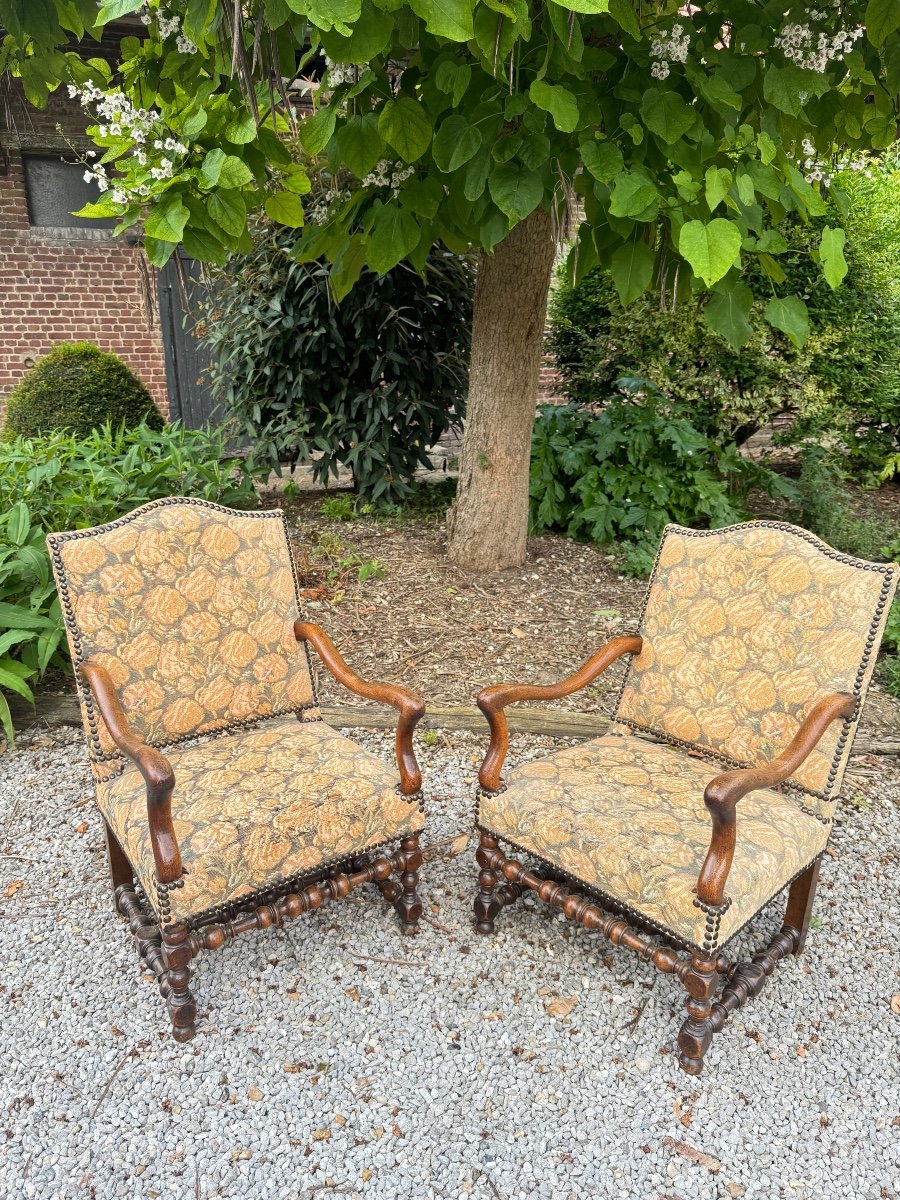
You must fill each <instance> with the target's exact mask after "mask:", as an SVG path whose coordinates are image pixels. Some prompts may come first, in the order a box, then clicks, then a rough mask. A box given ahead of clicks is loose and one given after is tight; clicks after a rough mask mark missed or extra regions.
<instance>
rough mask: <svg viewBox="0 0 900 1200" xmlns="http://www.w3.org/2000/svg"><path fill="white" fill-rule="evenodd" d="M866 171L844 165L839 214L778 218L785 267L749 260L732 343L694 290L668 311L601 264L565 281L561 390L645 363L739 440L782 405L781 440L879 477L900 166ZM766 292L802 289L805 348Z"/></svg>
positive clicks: (899, 295)
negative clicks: (832, 253)
mask: <svg viewBox="0 0 900 1200" xmlns="http://www.w3.org/2000/svg"><path fill="white" fill-rule="evenodd" d="M871 174H872V178H866V177H865V175H862V174H859V173H855V172H845V174H844V175H843V176H842V177H841V183H842V186H844V187H845V189H846V190H847V192H848V195H849V209H848V212H847V214H846V215H845V216H844V217H841V214H840V213H838V211H837V210H836V209H835V208H834V207H833V206H832V207H830V209H829V212H828V214H827V215H826V216H825V217H821V218H816V219H814V220H812V221H810V222H809V223H808V224H802V223H800V222H799V221H797V220H796V219H795V220H794V221H793V222H791V221H788V222H786V223H785V224H784V226H783V227H782V233H783V236H784V238H785V242H786V249H785V251H784V252H783V253H780V254H779V255H778V256H777V258H773V259H772V260H771V261H772V263H773V264H774V269H775V270H776V271H777V270H778V269H779V268H780V269H781V270H783V271H784V274H785V280H784V281H782V282H781V283H780V284H778V286H777V288H773V285H772V282H771V281H770V280H769V279H767V278H766V277H765V276H764V275H763V274H762V272H761V271H760V269H759V267H758V266H757V265H754V266H753V267H752V269H748V270H747V271H745V273H744V276H743V278H744V281H745V282H746V284H747V285H748V286H749V287H750V289H751V291H752V292H753V294H754V296H755V297H756V302H755V304H754V307H753V311H752V313H751V321H752V323H753V326H754V329H755V332H754V334H753V336H752V337H751V339H750V341H749V342H748V343H747V344H746V345H745V346H744V347H743V348H742V349H741V350H740V351H735V350H733V349H732V348H731V346H730V345H729V344H728V342H726V341H725V340H724V338H721V337H719V336H718V335H717V334H714V333H713V332H712V330H711V329H710V328H709V326H708V325H707V324H706V322H705V321H704V319H703V315H702V305H701V304H700V303H697V302H695V301H693V300H691V299H690V298H689V299H687V300H685V301H682V302H680V304H679V306H678V307H677V308H676V309H675V311H671V310H665V311H664V310H663V309H662V308H661V307H660V303H659V298H658V297H652V296H649V295H648V296H642V297H640V298H639V299H638V300H637V301H636V302H635V303H633V304H631V305H629V306H628V307H627V308H623V307H622V305H621V304H620V303H619V300H618V297H617V293H616V290H615V288H614V286H613V285H612V282H611V280H610V279H609V276H608V275H605V274H604V273H602V272H600V271H597V270H595V271H592V272H590V273H588V274H587V275H586V276H585V278H584V279H583V280H582V281H581V283H580V284H579V285H578V286H577V287H575V288H572V287H571V286H569V285H568V284H567V283H566V282H565V281H564V280H560V282H559V285H558V287H557V289H556V291H555V293H554V296H553V298H552V301H551V314H552V318H553V327H552V331H551V334H550V339H549V348H550V349H551V350H552V351H553V352H554V353H555V354H556V356H557V360H558V362H559V366H560V370H561V371H562V374H563V378H564V381H565V386H566V390H567V393H568V395H569V396H571V397H572V399H573V400H577V401H579V402H581V403H597V402H599V401H602V400H603V399H604V398H605V397H606V396H608V395H609V394H610V392H611V390H612V388H613V385H614V383H615V380H616V379H617V378H618V377H619V376H621V375H629V374H640V375H642V376H644V377H646V378H648V379H649V380H651V382H653V383H654V384H655V385H656V386H657V387H658V388H660V389H661V390H662V391H663V393H664V394H665V395H666V396H668V397H670V398H671V399H673V400H675V401H678V402H680V403H681V404H683V405H684V406H685V408H686V410H687V411H688V412H689V414H690V416H691V420H692V421H693V422H694V424H695V425H696V426H697V428H698V429H700V430H701V431H702V432H704V433H706V434H708V435H709V436H710V437H714V438H717V439H724V440H734V441H736V442H737V444H739V445H740V444H741V442H742V441H744V440H745V438H746V437H748V436H749V435H750V434H752V433H753V432H754V431H755V430H756V429H758V428H760V427H761V426H762V425H764V424H765V423H766V422H767V421H768V420H769V419H770V418H771V417H772V416H774V415H775V414H776V413H781V412H789V413H791V414H793V415H794V416H795V418H796V420H795V422H794V424H793V428H792V429H791V430H790V432H789V434H788V435H787V439H786V440H788V441H790V442H791V443H799V442H802V441H803V440H805V439H808V438H812V439H815V440H817V441H820V442H825V443H826V444H828V445H829V446H830V447H831V448H832V449H833V450H835V451H836V452H837V453H838V454H839V455H840V457H841V458H842V460H844V461H845V462H846V464H847V465H848V467H850V468H851V469H852V470H853V471H854V472H855V473H857V474H860V475H862V476H864V477H867V478H869V479H872V478H873V477H874V476H877V475H878V474H879V473H880V472H881V471H882V470H883V469H884V467H885V464H886V463H887V462H888V460H889V459H890V457H891V455H892V454H897V453H900V257H898V255H897V249H896V247H897V239H898V237H900V171H897V170H895V169H893V168H892V167H891V166H890V165H887V166H883V167H882V168H880V169H879V168H877V167H874V166H873V170H872V173H871ZM841 223H843V225H844V227H845V229H846V231H847V246H846V259H847V263H848V267H849V270H848V274H847V276H846V278H845V279H844V281H843V283H842V284H841V285H840V286H839V287H838V288H837V289H835V290H832V288H831V287H830V286H829V285H828V283H827V282H826V281H825V279H824V278H823V276H822V271H821V268H820V267H819V265H818V264H817V263H816V262H814V261H813V259H812V257H811V254H813V253H817V249H818V245H819V239H820V237H821V231H822V228H823V227H824V226H826V225H830V226H832V227H836V226H838V225H839V224H841ZM774 291H777V293H778V294H779V295H783V294H785V293H786V292H791V293H795V294H798V295H800V296H802V297H803V298H804V299H805V301H806V304H807V308H808V311H809V317H810V325H811V336H810V337H809V340H808V341H807V342H806V344H805V345H804V346H803V348H802V349H799V350H798V349H797V348H796V347H795V346H793V345H792V344H791V343H790V342H789V341H788V339H787V338H786V337H784V336H783V335H782V334H780V333H778V332H777V331H775V330H774V329H772V328H771V327H770V326H768V325H767V324H766V322H765V320H764V317H763V311H764V309H765V306H766V304H767V303H768V302H769V301H770V300H771V298H772V296H773V292H774ZM898 461H900V460H898Z"/></svg>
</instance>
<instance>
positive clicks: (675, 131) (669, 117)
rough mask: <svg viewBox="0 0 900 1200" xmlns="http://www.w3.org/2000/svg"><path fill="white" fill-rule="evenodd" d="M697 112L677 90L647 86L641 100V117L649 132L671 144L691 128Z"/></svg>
mask: <svg viewBox="0 0 900 1200" xmlns="http://www.w3.org/2000/svg"><path fill="white" fill-rule="evenodd" d="M696 116H697V114H696V113H695V112H694V110H693V109H692V108H691V106H690V105H689V104H686V103H685V102H684V100H682V98H681V97H680V96H679V95H678V93H677V92H663V91H660V89H659V88H649V89H648V90H647V91H646V92H645V93H644V99H643V100H642V101H641V117H642V119H643V122H644V124H645V125H646V126H647V128H648V129H649V130H650V132H651V133H655V134H656V135H657V137H660V138H662V140H663V141H664V142H666V143H667V144H668V145H671V144H672V143H673V142H677V141H678V139H679V138H680V137H683V136H684V134H686V133H687V131H688V130H689V129H690V128H691V126H692V125H693V124H694V121H695V120H696Z"/></svg>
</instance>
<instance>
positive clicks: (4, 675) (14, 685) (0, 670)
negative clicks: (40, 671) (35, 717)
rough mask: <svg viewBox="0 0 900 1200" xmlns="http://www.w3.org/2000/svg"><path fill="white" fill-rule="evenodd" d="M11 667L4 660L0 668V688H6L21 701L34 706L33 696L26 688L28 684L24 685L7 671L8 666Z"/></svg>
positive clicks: (29, 689)
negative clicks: (16, 694)
mask: <svg viewBox="0 0 900 1200" xmlns="http://www.w3.org/2000/svg"><path fill="white" fill-rule="evenodd" d="M12 665H13V664H12V663H10V662H9V660H5V664H4V665H3V666H0V688H6V689H7V690H8V691H10V692H16V693H18V695H20V696H21V697H22V698H23V699H25V700H28V701H30V703H32V704H34V695H33V694H32V691H31V688H30V687H29V686H28V684H27V683H25V681H24V680H23V679H21V678H20V676H18V675H16V674H14V673H13V672H12V671H10V670H8V669H7V667H8V666H12Z"/></svg>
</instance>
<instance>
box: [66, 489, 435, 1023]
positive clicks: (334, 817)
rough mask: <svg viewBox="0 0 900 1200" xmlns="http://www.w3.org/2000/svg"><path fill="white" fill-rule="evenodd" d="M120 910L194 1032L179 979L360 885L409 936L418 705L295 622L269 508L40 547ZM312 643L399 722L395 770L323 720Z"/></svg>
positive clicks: (186, 514) (176, 507)
mask: <svg viewBox="0 0 900 1200" xmlns="http://www.w3.org/2000/svg"><path fill="white" fill-rule="evenodd" d="M47 541H48V546H49V548H50V555H51V561H52V564H53V570H54V574H55V578H56V583H57V587H58V590H59V594H60V600H61V604H62V610H63V615H64V620H65V625H66V632H67V636H68V639H69V646H70V649H71V653H72V661H73V665H74V669H75V675H76V681H77V684H78V693H79V700H80V704H81V711H82V718H83V722H84V728H85V734H86V737H87V743H88V755H89V759H90V763H91V770H92V773H93V776H94V782H95V788H96V798H97V803H98V806H99V808H100V811H101V814H102V817H103V821H104V827H105V831H106V840H107V847H108V851H109V866H110V873H111V877H112V884H113V889H114V895H115V902H116V907H117V909H118V911H119V912H121V913H122V914H123V915H124V916H125V917H126V918H127V920H128V922H129V928H130V930H131V933H132V934H133V936H134V938H135V941H136V943H137V947H138V951H139V953H140V955H141V957H142V958H143V959H144V960H145V961H146V962H147V964H148V966H149V967H150V968H151V969H152V970H153V972H154V974H155V976H156V978H157V982H158V984H159V988H160V992H161V993H162V995H163V997H164V999H165V1000H166V1002H167V1005H168V1010H169V1016H170V1019H171V1022H172V1032H173V1036H174V1037H175V1038H176V1039H177V1040H178V1041H187V1040H188V1039H189V1038H191V1037H192V1036H193V1035H194V1032H195V1018H196V1004H195V1002H194V998H193V996H192V994H191V991H190V988H189V984H190V977H191V971H190V964H191V961H192V959H193V958H194V957H195V956H197V955H198V954H199V953H200V952H201V951H202V950H216V949H219V948H220V947H221V946H222V945H224V944H225V942H226V941H228V940H230V939H231V938H233V937H235V936H236V935H237V934H239V933H243V932H245V931H248V930H251V929H265V928H267V927H268V926H270V925H273V924H274V925H281V924H282V923H283V921H284V919H285V918H286V917H296V916H299V915H300V914H301V913H305V912H308V911H311V910H313V909H316V908H319V907H320V906H321V905H322V904H324V903H326V902H327V901H329V900H336V899H340V898H342V897H344V896H346V895H347V893H348V892H349V891H351V890H352V889H354V888H356V887H359V886H361V885H362V884H364V883H375V884H376V885H377V886H378V887H379V889H380V890H381V892H382V894H383V895H384V896H385V898H386V899H387V900H389V901H390V902H391V903H392V904H393V905H394V907H395V909H396V911H397V913H398V915H399V917H400V921H401V926H402V930H403V932H404V933H412V932H415V931H416V928H417V924H418V921H419V917H420V916H421V911H422V906H421V903H420V902H419V900H418V898H417V894H416V887H417V882H418V871H419V867H420V866H421V863H422V855H421V852H420V850H419V833H420V830H421V829H422V827H423V816H422V811H421V803H420V802H421V795H420V788H421V781H422V777H421V773H420V771H419V768H418V765H417V763H416V759H415V755H414V752H413V747H412V737H413V732H414V730H415V727H416V723H417V722H418V721H419V720H420V719H421V717H422V715H423V713H424V711H425V706H424V703H423V702H422V700H420V699H419V697H418V696H415V695H414V694H413V693H412V692H410V691H409V690H408V689H406V688H403V687H398V686H393V685H389V684H381V683H371V682H367V681H366V680H363V679H361V678H360V677H359V676H358V675H356V674H355V673H354V672H353V671H352V670H351V669H350V667H348V665H347V664H346V663H345V662H344V660H343V659H342V657H341V655H340V654H339V653H338V651H337V649H336V648H335V646H334V644H333V643H332V642H331V640H330V639H329V637H328V635H327V634H326V633H325V632H324V630H322V629H320V628H319V626H317V625H313V624H309V623H307V622H304V621H303V620H301V618H300V615H299V609H298V600H297V593H296V586H295V579H294V572H293V564H292V562H291V556H290V549H289V542H288V539H287V531H286V527H285V523H284V518H283V516H282V514H281V513H280V512H278V511H271V512H260V513H243V512H235V511H232V510H230V509H226V508H221V507H219V506H218V505H215V504H210V503H208V502H206V501H200V500H189V499H181V498H178V497H174V498H171V499H165V500H157V501H154V502H152V503H150V504H146V505H143V506H142V507H141V508H138V509H136V510H135V511H134V512H133V513H131V514H130V515H128V516H126V517H123V518H121V519H120V520H118V521H114V522H112V523H111V524H108V525H102V526H98V527H97V528H95V529H86V530H78V531H75V532H72V533H56V534H51V535H50V536H49V537H48V539H47ZM308 647H312V648H313V649H314V650H315V651H316V653H317V655H318V656H319V658H320V659H321V661H322V663H323V664H324V666H325V668H326V669H327V670H328V671H329V672H330V673H331V674H332V675H333V676H334V677H335V678H336V679H337V680H338V681H339V682H340V683H342V684H343V685H344V686H346V687H347V688H348V689H349V690H350V691H352V692H355V693H356V694H358V695H362V696H365V697H367V698H369V699H372V700H377V701H380V702H383V703H386V704H390V705H392V706H393V707H394V708H396V709H397V710H398V712H399V720H398V724H397V735H396V753H397V773H398V775H399V780H398V779H397V777H396V776H395V775H394V773H393V772H392V770H391V769H389V768H388V767H387V766H385V765H384V764H383V763H382V762H381V760H380V759H378V758H377V757H376V756H375V755H373V754H370V753H369V752H368V751H366V750H365V749H364V748H363V747H361V746H358V745H357V744H356V743H354V742H353V741H351V740H350V739H349V738H346V737H343V736H342V735H341V734H340V733H338V732H337V731H336V730H334V729H332V728H330V726H328V725H326V724H325V723H324V721H322V719H321V717H320V715H319V711H318V707H317V700H316V694H315V687H314V682H313V675H312V671H311V666H310V660H309V651H308Z"/></svg>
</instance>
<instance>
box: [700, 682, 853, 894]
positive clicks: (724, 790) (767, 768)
mask: <svg viewBox="0 0 900 1200" xmlns="http://www.w3.org/2000/svg"><path fill="white" fill-rule="evenodd" d="M856 703H857V702H856V697H855V696H851V695H850V693H849V692H833V693H832V694H831V695H830V696H824V697H823V698H822V699H821V700H817V701H816V703H815V704H814V705H813V707H812V708H811V709H810V710H809V712H808V713H807V715H806V719H805V720H804V722H803V724H802V725H801V726H800V728H799V729H798V730H797V733H796V734H795V735H794V738H793V740H792V741H791V743H790V745H789V746H788V747H787V749H786V750H783V751H782V752H781V754H779V755H778V757H777V758H773V759H772V761H771V762H770V763H764V764H763V765H762V766H759V767H744V768H742V769H740V770H736V771H725V772H724V773H723V774H721V775H717V776H716V777H715V779H712V780H710V782H709V783H708V784H707V785H706V790H705V792H704V793H703V800H704V802H705V804H706V807H707V808H708V809H709V813H710V816H711V817H712V824H713V832H712V839H711V841H710V843H709V850H708V851H707V852H706V858H705V859H704V862H703V866H702V867H701V868H700V875H699V877H698V879H697V898H698V899H699V900H701V901H702V902H703V903H704V904H713V905H720V904H722V903H723V902H724V898H725V881H726V880H727V878H728V872H729V871H730V870H731V862H732V859H733V858H734V846H735V840H736V816H735V809H736V808H737V804H738V801H739V800H742V799H743V798H744V796H746V795H747V793H748V792H754V791H756V790H757V789H759V788H770V787H775V786H776V784H779V783H784V781H785V780H786V779H787V778H788V777H789V776H790V775H793V773H794V772H795V771H796V770H797V768H798V767H799V766H800V764H801V763H802V762H804V761H805V759H807V758H808V757H809V755H810V754H811V753H812V751H813V750H814V749H815V747H816V746H817V745H818V743H819V741H820V740H821V738H822V735H823V734H824V733H825V730H826V729H827V728H828V726H829V725H830V724H831V722H832V721H836V720H837V719H838V718H839V717H840V718H843V720H845V721H848V720H849V719H850V718H851V717H852V716H853V714H854V713H855V712H856Z"/></svg>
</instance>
